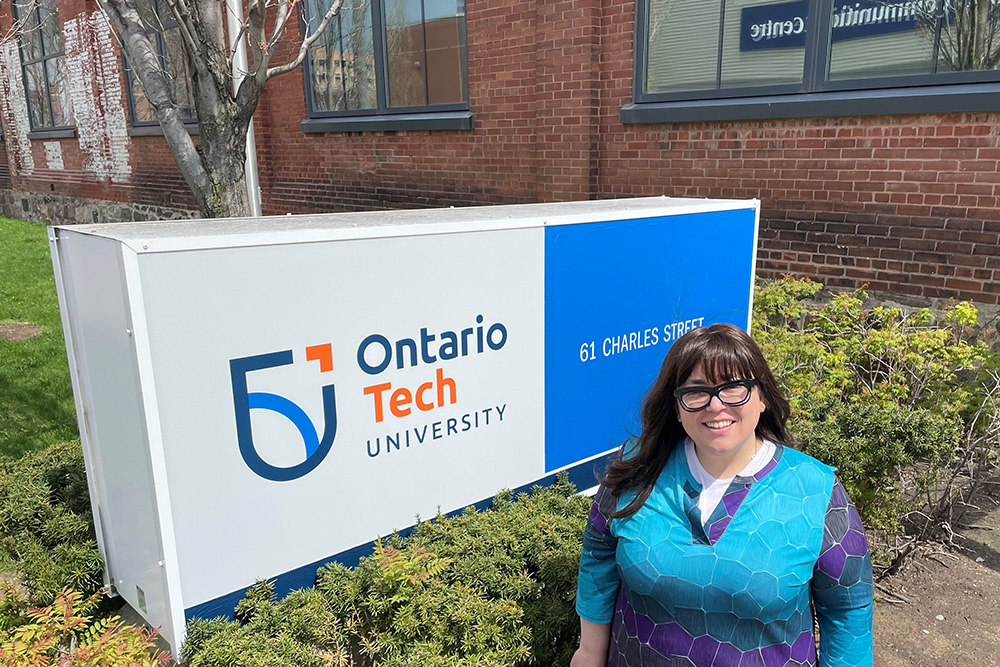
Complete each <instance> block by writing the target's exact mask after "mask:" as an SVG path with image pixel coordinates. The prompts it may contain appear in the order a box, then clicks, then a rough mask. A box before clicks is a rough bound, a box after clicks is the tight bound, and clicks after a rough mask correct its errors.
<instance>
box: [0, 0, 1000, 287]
mask: <svg viewBox="0 0 1000 667" xmlns="http://www.w3.org/2000/svg"><path fill="white" fill-rule="evenodd" d="M466 5H467V13H468V33H467V34H468V72H469V75H468V85H469V104H470V108H471V110H472V112H473V113H474V114H475V129H474V130H472V131H433V132H431V131H408V132H402V131H400V132H364V133H328V134H304V133H303V132H302V130H301V127H300V123H301V122H302V120H303V119H304V118H305V97H304V87H303V76H302V73H301V71H296V72H293V73H290V74H287V75H285V76H283V77H280V78H278V79H275V80H272V81H271V83H270V84H269V89H268V92H267V94H266V95H265V98H264V99H263V100H262V102H261V105H260V107H259V109H258V112H257V115H256V118H255V124H256V125H255V126H256V131H257V145H258V152H259V162H260V176H261V186H262V190H263V194H264V211H265V213H267V214H284V213H286V212H292V213H306V212H325V211H342V210H357V209H368V208H395V207H426V206H444V205H467V204H483V203H514V202H532V201H554V200H566V199H585V198H607V197H626V196H645V195H660V194H667V195H673V196H690V197H723V198H748V197H757V198H760V199H761V200H762V207H763V208H762V217H761V233H760V247H759V253H758V256H759V265H758V268H759V270H760V272H761V274H763V275H767V276H774V275H777V274H779V273H783V272H794V273H797V274H800V275H808V276H812V277H815V278H818V279H820V280H822V281H823V282H825V283H826V284H827V285H829V286H841V287H854V286H857V285H860V284H867V285H868V286H869V287H870V288H871V289H877V290H886V291H894V292H900V293H907V294H915V295H920V296H925V297H942V296H946V297H947V296H955V297H959V298H968V299H974V300H976V301H980V302H985V303H1000V287H998V286H1000V239H998V237H1000V190H998V188H1000V174H998V167H1000V145H998V142H1000V112H998V113H996V114H935V115H921V116H891V117H886V116H882V117H841V118H819V119H798V120H777V121H732V122H713V123H707V122H704V123H674V124H667V123H664V124H650V125H630V126H624V125H622V124H621V123H620V122H619V112H620V110H621V108H622V106H623V105H625V104H627V103H629V102H631V98H632V74H633V72H632V69H633V55H634V44H633V33H634V12H635V7H634V3H633V2H629V1H625V2H618V1H614V0H576V1H572V2H571V1H570V0H534V1H533V2H531V1H528V2H526V1H524V0H489V1H487V0H468V1H467V3H466ZM95 10H96V3H95V2H94V0H60V11H61V13H62V18H63V20H64V21H65V20H67V19H69V18H72V16H73V12H77V13H80V12H93V11H95ZM5 20H6V19H2V17H0V26H2V25H5V23H4V21H5ZM295 48H297V46H296V45H295V44H294V43H293V42H292V41H289V42H288V43H286V44H284V45H283V46H282V50H281V52H280V53H279V54H278V55H277V56H276V61H278V62H280V61H282V60H284V59H285V58H287V57H288V56H289V55H290V54H291V53H292V52H293V51H294V49H295ZM122 86H124V80H122ZM122 94H123V95H124V88H123V93H122ZM4 122H5V130H6V129H7V128H6V123H7V119H6V118H5V119H4ZM6 136H7V134H6V132H5V137H6ZM42 144H43V142H41V141H32V142H31V152H32V156H33V159H34V162H35V165H36V169H35V172H34V174H33V175H31V176H30V177H26V176H21V175H19V174H18V173H17V172H16V170H14V171H15V173H14V174H13V176H12V180H13V185H14V187H15V188H19V189H26V190H31V191H35V192H51V193H54V194H56V195H59V194H62V195H67V196H80V197H93V198H104V199H111V200H116V201H128V202H136V203H142V204H151V205H158V206H164V205H166V206H179V207H192V206H193V199H192V198H191V196H190V194H189V193H188V192H187V190H186V188H185V187H184V184H183V180H182V179H181V178H180V175H179V173H178V172H177V169H176V166H175V165H174V163H173V160H172V158H171V157H170V154H169V151H168V150H167V149H166V146H165V144H164V142H163V140H162V138H157V137H132V138H131V139H130V140H129V144H128V151H129V165H130V170H131V172H130V176H129V179H128V181H127V182H122V183H115V182H112V181H111V180H108V179H103V180H102V179H100V178H96V177H94V176H93V174H89V173H88V172H87V171H86V169H84V167H83V165H84V158H85V156H84V155H83V153H82V152H81V148H80V146H79V142H78V141H77V140H76V139H65V140H60V144H61V146H62V155H63V159H64V170H63V171H62V172H60V173H55V172H53V171H52V170H47V169H46V168H45V166H46V160H45V154H44V147H43V146H42ZM9 148H10V142H8V149H9ZM8 152H10V150H8ZM12 159H13V158H12ZM12 164H13V162H12Z"/></svg>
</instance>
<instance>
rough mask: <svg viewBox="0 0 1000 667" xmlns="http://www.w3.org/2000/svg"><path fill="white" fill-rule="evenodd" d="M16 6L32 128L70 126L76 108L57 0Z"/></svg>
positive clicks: (20, 0)
mask: <svg viewBox="0 0 1000 667" xmlns="http://www.w3.org/2000/svg"><path fill="white" fill-rule="evenodd" d="M13 6H14V18H15V19H16V20H17V21H19V22H20V23H21V25H20V28H19V30H18V43H19V44H20V47H21V65H22V67H23V70H24V90H25V94H26V96H27V98H28V116H29V118H30V119H31V129H32V130H50V129H56V128H68V127H71V126H72V125H73V110H72V106H71V105H70V100H69V90H68V88H67V86H66V67H65V64H64V62H63V43H62V26H61V25H60V23H59V9H58V8H57V6H56V0H15V1H14V4H13Z"/></svg>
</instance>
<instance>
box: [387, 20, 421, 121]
mask: <svg viewBox="0 0 1000 667" xmlns="http://www.w3.org/2000/svg"><path fill="white" fill-rule="evenodd" d="M422 14H423V8H422V7H421V0H386V2H385V51H386V69H387V70H388V73H389V106H393V107H409V106H420V105H424V104H427V90H426V87H425V81H426V76H427V58H426V54H425V52H424V23H423V20H422V18H421V17H422Z"/></svg>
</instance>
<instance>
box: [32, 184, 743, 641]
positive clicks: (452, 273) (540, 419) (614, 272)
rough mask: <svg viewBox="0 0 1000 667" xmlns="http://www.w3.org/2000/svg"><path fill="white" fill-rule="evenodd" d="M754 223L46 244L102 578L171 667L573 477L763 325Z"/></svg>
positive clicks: (350, 227) (146, 227) (181, 235)
mask: <svg viewBox="0 0 1000 667" xmlns="http://www.w3.org/2000/svg"><path fill="white" fill-rule="evenodd" d="M757 215H758V202H757V201H756V200H752V201H741V202H727V201H711V200H691V199H669V198H651V199H634V200H615V201H600V202H576V203H568V204H537V205H524V206H503V207H470V208H465V209H444V210H431V211H403V212H400V211H390V212H376V213H352V214H336V215H322V216H299V217H284V218H263V219H256V220H218V221H188V222H169V223H162V222H157V223H128V224H115V225H103V226H100V227H83V226H73V227H70V226H65V227H54V228H52V230H51V234H50V237H51V241H52V248H53V262H54V266H55V269H56V278H57V284H58V288H59V296H60V306H61V309H62V313H63V321H64V325H65V330H66V333H67V348H68V351H69V356H70V365H71V369H72V375H73V382H74V390H75V394H76V400H77V414H78V415H79V417H80V426H81V428H80V431H81V434H82V437H83V442H84V453H85V458H86V462H87V468H88V478H89V483H90V489H91V497H92V500H93V507H94V515H95V522H96V527H97V533H98V538H99V543H100V547H101V551H102V554H103V555H104V557H105V561H106V564H107V570H106V577H107V579H108V583H110V584H113V585H114V588H115V590H116V591H117V593H118V594H120V595H121V596H123V597H124V598H125V599H126V600H127V601H128V602H129V603H130V604H131V605H132V606H133V607H135V608H136V609H137V610H139V611H140V612H141V613H142V614H143V616H144V617H145V618H146V619H147V620H148V621H149V622H150V623H151V624H153V625H157V626H161V627H162V629H163V630H162V631H163V634H164V636H165V637H166V638H167V640H168V641H169V642H170V643H171V646H172V647H173V648H174V651H175V654H176V653H177V652H178V651H179V645H180V643H181V642H182V641H183V632H184V624H185V622H186V620H187V619H190V618H192V617H212V616H215V615H218V614H231V613H232V611H233V607H234V606H235V604H236V602H237V601H238V600H239V599H240V597H241V596H242V593H243V592H244V591H245V590H246V588H247V587H248V586H250V585H251V584H253V582H254V581H255V580H257V579H259V578H267V579H269V580H273V581H275V582H276V590H277V591H278V593H279V594H284V593H285V592H287V591H288V590H291V589H292V588H296V587H302V586H308V585H311V584H312V581H313V578H314V576H315V573H316V570H317V568H318V567H320V566H321V565H323V564H325V563H327V562H330V561H331V560H339V561H341V562H345V563H347V564H349V565H350V564H353V563H356V561H357V558H358V557H359V556H360V555H361V554H363V553H365V552H366V551H367V550H369V549H370V545H371V542H372V540H374V539H375V538H376V537H379V536H382V535H386V534H390V533H391V532H392V531H393V530H395V529H406V528H407V527H409V526H412V524H413V523H414V516H415V515H420V516H422V517H433V516H434V515H435V514H436V513H437V512H438V511H439V510H440V511H442V512H445V513H447V512H452V511H456V510H460V509H461V508H463V507H466V506H468V505H470V504H475V503H480V502H482V501H484V500H488V499H489V498H491V497H492V496H493V495H494V494H495V493H496V492H497V491H499V490H501V489H504V488H512V489H519V488H527V487H528V486H530V485H532V484H535V483H546V482H548V481H551V480H552V479H553V478H554V476H555V474H556V473H558V472H560V471H566V472H568V473H569V475H570V478H571V479H572V480H573V481H574V482H576V483H577V485H578V487H580V488H588V487H591V486H593V485H594V484H595V483H596V482H595V477H594V469H595V466H596V465H597V464H599V463H600V461H602V460H603V458H604V457H605V456H606V455H607V454H608V453H609V452H613V451H614V450H615V449H617V447H618V446H619V445H620V444H621V443H622V442H623V441H624V439H625V438H627V437H628V435H629V434H630V433H634V432H636V431H637V429H638V424H639V421H638V420H639V406H640V402H641V399H642V396H643V394H644V392H645V390H646V389H647V388H648V387H649V385H650V384H651V382H652V381H653V379H654V378H655V377H656V374H657V372H658V369H659V366H660V362H661V361H662V358H663V356H664V354H665V353H666V351H667V349H668V348H669V346H670V345H671V343H672V342H673V341H675V340H676V339H677V338H678V337H679V336H681V335H683V334H684V333H685V332H687V331H689V330H691V329H692V328H694V327H698V326H707V325H709V324H712V323H715V322H731V323H734V324H737V325H739V326H741V327H747V326H748V325H749V314H750V306H751V299H752V281H753V267H754V259H755V247H756V232H757Z"/></svg>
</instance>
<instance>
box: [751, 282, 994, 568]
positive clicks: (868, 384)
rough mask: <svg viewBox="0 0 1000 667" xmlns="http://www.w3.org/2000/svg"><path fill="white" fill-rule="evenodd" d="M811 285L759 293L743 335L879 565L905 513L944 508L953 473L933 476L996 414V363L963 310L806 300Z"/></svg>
mask: <svg viewBox="0 0 1000 667" xmlns="http://www.w3.org/2000/svg"><path fill="white" fill-rule="evenodd" d="M821 287H822V286H821V285H820V284H819V283H816V282H812V281H808V280H798V279H795V278H790V277H786V278H784V279H782V280H779V281H776V282H773V283H770V284H768V285H764V286H758V288H757V290H756V294H755V310H754V315H753V336H754V338H755V339H756V340H757V342H758V343H759V344H760V346H761V349H762V350H763V351H764V355H765V357H766V358H767V360H768V363H769V364H770V365H771V368H772V369H773V371H774V373H775V376H776V378H777V380H778V382H779V384H780V385H781V386H782V388H783V389H784V391H785V392H786V395H787V396H788V397H789V399H790V401H791V403H792V407H793V412H792V420H791V422H790V424H789V426H790V430H791V432H792V436H793V439H794V440H795V441H796V442H798V443H799V444H800V445H801V447H802V448H803V450H804V451H806V452H807V453H809V454H812V455H813V456H815V457H816V458H818V459H820V460H821V461H824V462H826V463H828V464H830V465H833V466H836V467H837V468H838V469H839V471H840V477H841V479H842V481H843V482H844V486H845V487H846V489H847V491H848V493H849V494H850V495H851V497H852V498H853V499H854V501H855V503H856V504H857V506H858V509H859V511H860V512H861V516H862V519H863V520H864V522H865V525H866V527H868V529H869V531H870V532H873V533H874V535H870V536H874V537H875V538H876V539H875V541H874V546H875V547H876V551H877V553H876V556H877V557H880V558H881V559H882V561H883V562H886V561H888V560H889V559H891V558H892V557H893V554H892V553H891V550H892V549H891V547H892V544H893V542H894V538H895V537H896V535H898V534H899V532H900V530H901V529H902V527H903V519H904V517H906V516H907V515H909V514H911V513H913V512H914V511H915V510H916V511H920V512H923V513H924V515H925V516H927V517H929V516H930V514H932V513H934V512H940V511H942V510H944V509H947V507H948V505H949V498H950V494H951V493H952V492H953V489H951V488H950V486H949V484H951V483H952V481H953V480H954V479H955V477H954V476H950V477H949V480H951V481H949V482H948V483H945V484H938V480H939V479H941V478H943V477H945V475H942V473H943V472H944V471H945V470H948V469H949V468H953V467H955V466H956V465H957V464H958V460H959V458H962V459H963V460H966V461H970V460H975V459H976V457H975V456H973V457H971V458H970V457H969V446H970V445H969V443H976V442H978V441H977V440H976V438H975V437H974V436H975V435H976V434H977V432H978V433H981V432H982V431H983V429H984V428H986V425H987V424H988V423H990V422H991V420H992V421H993V422H995V421H996V418H997V416H998V415H1000V410H998V408H997V406H996V405H994V404H991V403H984V401H987V402H988V401H989V400H990V396H991V392H990V391H988V390H987V387H988V385H987V384H985V383H986V382H987V381H988V380H989V379H990V377H991V376H990V374H989V373H988V371H989V369H991V368H995V367H996V366H997V364H998V356H997V354H996V353H995V352H992V351H991V350H990V349H989V348H988V347H987V346H986V345H985V344H983V343H982V342H979V341H976V340H975V337H974V335H973V333H974V332H973V327H974V326H975V325H976V322H977V319H978V312H977V310H976V308H975V306H974V305H972V304H970V303H964V302H963V303H959V304H952V305H951V306H950V307H948V308H947V309H946V310H945V312H944V313H943V315H935V314H934V313H932V312H931V311H930V310H929V309H926V308H924V309H921V310H916V311H914V312H912V313H904V312H903V311H902V310H901V309H898V308H884V307H875V308H866V307H865V306H864V302H865V299H866V298H867V295H866V294H865V292H864V291H863V290H856V291H853V292H845V293H841V294H835V295H833V296H832V298H831V299H830V300H829V301H828V302H826V303H822V302H818V301H815V300H812V301H807V299H809V298H810V297H814V296H815V295H816V294H817V292H819V290H820V289H821ZM963 447H964V449H963ZM931 521H932V522H933V521H934V519H931Z"/></svg>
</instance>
